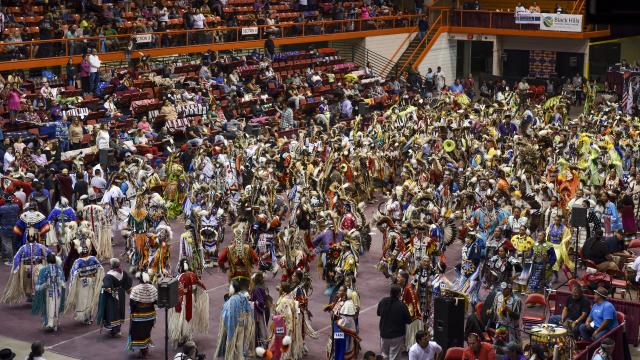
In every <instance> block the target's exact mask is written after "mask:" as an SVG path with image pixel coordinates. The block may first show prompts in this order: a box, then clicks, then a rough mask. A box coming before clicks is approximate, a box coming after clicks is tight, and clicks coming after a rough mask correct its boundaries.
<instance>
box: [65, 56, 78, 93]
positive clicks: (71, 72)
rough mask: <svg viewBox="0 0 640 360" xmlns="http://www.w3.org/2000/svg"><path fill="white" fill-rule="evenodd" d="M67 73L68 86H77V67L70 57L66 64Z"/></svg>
mask: <svg viewBox="0 0 640 360" xmlns="http://www.w3.org/2000/svg"><path fill="white" fill-rule="evenodd" d="M65 73H66V77H67V86H72V87H74V88H75V87H76V67H75V65H74V64H73V59H72V58H71V57H69V60H67V65H66V66H65Z"/></svg>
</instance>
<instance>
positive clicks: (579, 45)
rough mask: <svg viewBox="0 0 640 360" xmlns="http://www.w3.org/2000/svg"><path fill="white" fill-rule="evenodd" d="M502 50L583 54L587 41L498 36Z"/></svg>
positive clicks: (587, 44) (587, 45)
mask: <svg viewBox="0 0 640 360" xmlns="http://www.w3.org/2000/svg"><path fill="white" fill-rule="evenodd" d="M500 38H501V40H502V41H501V42H502V48H503V49H506V50H548V51H559V52H570V53H581V54H584V53H585V52H586V51H587V48H588V47H589V40H583V39H554V38H534V37H522V36H500Z"/></svg>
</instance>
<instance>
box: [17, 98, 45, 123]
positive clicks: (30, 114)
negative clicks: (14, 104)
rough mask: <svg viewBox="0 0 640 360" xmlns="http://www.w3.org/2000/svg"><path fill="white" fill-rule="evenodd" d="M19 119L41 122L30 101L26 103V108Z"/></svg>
mask: <svg viewBox="0 0 640 360" xmlns="http://www.w3.org/2000/svg"><path fill="white" fill-rule="evenodd" d="M20 120H22V121H24V122H28V123H30V124H34V125H40V124H41V123H42V120H41V119H40V117H39V116H38V113H37V112H36V111H35V109H34V107H33V104H32V103H29V104H27V110H25V111H24V112H23V113H22V114H21V116H20Z"/></svg>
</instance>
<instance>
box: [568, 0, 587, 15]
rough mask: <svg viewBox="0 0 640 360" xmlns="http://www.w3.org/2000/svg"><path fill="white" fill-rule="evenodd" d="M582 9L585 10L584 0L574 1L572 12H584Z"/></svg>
mask: <svg viewBox="0 0 640 360" xmlns="http://www.w3.org/2000/svg"><path fill="white" fill-rule="evenodd" d="M582 10H584V0H578V1H576V2H574V3H573V8H572V9H571V13H572V14H582Z"/></svg>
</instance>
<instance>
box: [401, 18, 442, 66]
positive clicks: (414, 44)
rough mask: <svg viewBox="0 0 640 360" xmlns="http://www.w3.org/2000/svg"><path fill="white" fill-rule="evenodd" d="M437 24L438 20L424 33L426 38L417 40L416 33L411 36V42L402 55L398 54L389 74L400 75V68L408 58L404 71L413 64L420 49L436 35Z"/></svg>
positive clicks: (420, 51)
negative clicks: (398, 56)
mask: <svg viewBox="0 0 640 360" xmlns="http://www.w3.org/2000/svg"><path fill="white" fill-rule="evenodd" d="M439 24H440V23H439V22H436V24H435V26H433V27H432V28H430V29H429V31H428V32H427V34H426V35H425V36H426V40H424V41H421V40H418V35H416V36H415V37H414V38H413V40H411V42H410V43H409V46H407V49H406V50H405V51H404V52H403V53H402V55H401V56H400V58H399V59H398V61H397V62H396V63H395V65H393V67H392V68H391V70H389V74H390V75H394V76H396V75H401V74H400V71H401V70H402V68H403V66H404V65H405V63H407V61H408V60H409V59H410V58H411V61H409V63H408V64H407V66H406V67H405V68H404V71H406V70H407V68H408V67H409V66H413V65H414V63H415V61H416V59H418V57H419V56H420V54H421V53H422V51H423V50H424V49H425V48H426V47H427V45H428V44H429V43H430V42H431V41H432V40H433V38H434V37H435V36H436V34H437V31H438V28H439Z"/></svg>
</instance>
